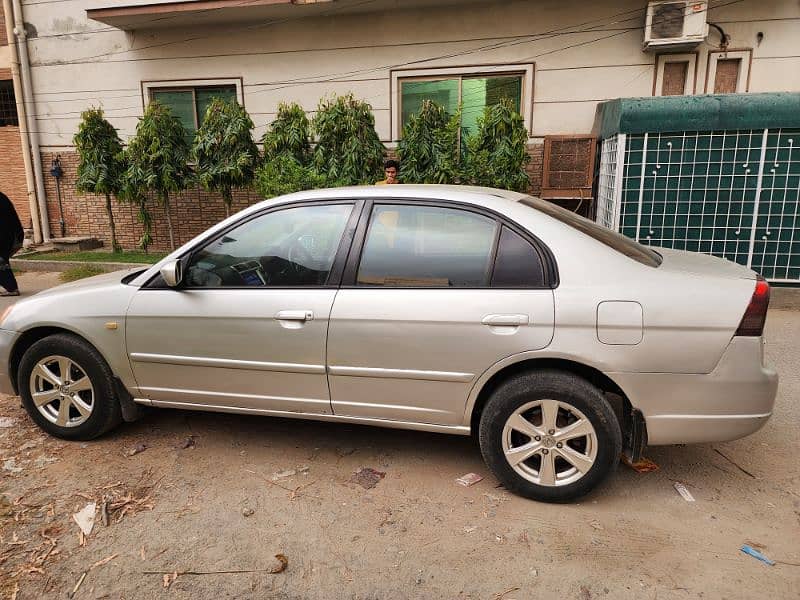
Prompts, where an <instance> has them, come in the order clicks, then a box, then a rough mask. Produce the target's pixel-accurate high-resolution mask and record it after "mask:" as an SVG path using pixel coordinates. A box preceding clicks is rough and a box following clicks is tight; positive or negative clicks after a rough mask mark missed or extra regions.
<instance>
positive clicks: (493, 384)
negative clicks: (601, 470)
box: [465, 357, 634, 435]
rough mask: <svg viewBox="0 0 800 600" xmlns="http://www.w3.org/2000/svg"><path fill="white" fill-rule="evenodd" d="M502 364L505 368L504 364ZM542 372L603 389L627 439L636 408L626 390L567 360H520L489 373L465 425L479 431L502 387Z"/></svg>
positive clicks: (476, 393) (478, 388)
mask: <svg viewBox="0 0 800 600" xmlns="http://www.w3.org/2000/svg"><path fill="white" fill-rule="evenodd" d="M500 364H501V365H502V363H500ZM542 369H553V370H557V371H563V372H566V373H572V374H574V375H577V376H578V377H581V378H582V379H585V380H586V381H588V382H590V383H592V384H593V385H595V386H596V387H597V388H599V389H600V390H601V391H602V392H604V393H605V395H606V398H607V399H608V400H609V403H610V404H611V407H612V408H613V409H614V412H615V413H616V415H617V419H618V420H619V424H620V427H621V428H622V431H623V435H624V434H625V431H626V424H627V423H628V421H629V417H630V415H631V414H632V411H633V410H634V407H633V405H632V404H631V402H630V400H629V399H628V396H627V394H625V392H624V390H623V389H622V388H621V387H620V386H619V385H618V384H617V383H616V382H615V381H614V380H613V379H611V378H610V377H609V376H608V375H606V374H605V373H603V372H602V371H601V370H600V369H598V368H596V367H593V366H590V365H587V364H585V363H582V362H579V361H576V360H573V359H570V358H563V357H541V358H539V357H535V358H532V357H520V359H519V360H516V361H514V362H511V363H510V364H505V365H502V366H500V367H499V368H496V370H495V371H494V372H492V370H489V371H487V372H486V373H484V375H483V376H482V377H481V379H480V380H479V381H478V383H477V384H476V385H475V387H474V388H473V392H472V394H471V395H470V400H469V403H468V406H467V414H466V415H465V421H466V422H465V424H467V425H469V426H470V430H471V431H472V432H473V433H474V432H475V431H477V430H478V423H479V421H480V418H481V414H482V412H483V409H484V407H485V406H486V402H487V400H488V399H489V397H491V395H492V393H493V392H494V390H496V389H497V387H498V386H499V385H500V384H501V383H503V382H504V381H507V380H508V379H509V378H511V377H514V376H515V375H517V374H519V373H524V372H528V371H533V370H542Z"/></svg>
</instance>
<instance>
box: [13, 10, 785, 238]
mask: <svg viewBox="0 0 800 600" xmlns="http://www.w3.org/2000/svg"><path fill="white" fill-rule="evenodd" d="M670 4H671V5H673V8H674V7H675V6H678V5H680V11H685V12H684V15H688V14H690V13H693V12H702V13H703V15H704V16H703V20H704V21H708V22H709V23H710V24H711V25H710V26H709V27H708V32H707V34H704V35H703V36H702V40H701V41H700V43H696V44H691V45H687V44H683V45H678V46H669V45H662V46H655V47H651V48H649V49H647V50H643V42H644V38H645V34H646V31H647V28H648V23H650V26H651V27H652V26H653V25H659V24H661V25H663V24H666V25H670V24H671V23H672V21H671V20H670V18H667V19H663V18H662V20H661V21H658V19H656V21H653V18H654V17H653V16H652V14H651V16H650V19H649V20H648V14H649V12H652V7H651V8H650V11H649V10H648V2H646V1H645V0H613V1H612V0H599V1H596V2H585V1H584V0H494V1H485V0H484V1H478V0H459V1H454V0H409V1H407V2H398V1H396V0H227V1H226V0H184V1H175V0H170V1H166V0H115V1H111V0H90V1H86V0H61V1H59V2H41V1H33V0H31V1H29V2H23V11H24V20H25V22H26V28H27V30H28V36H29V37H28V42H27V43H28V49H29V54H30V60H31V79H32V85H33V93H34V98H32V99H30V102H31V104H30V106H31V107H32V108H33V110H34V111H35V119H36V122H37V123H38V126H37V131H36V132H35V135H37V136H38V142H39V145H40V147H41V150H42V163H43V164H44V165H45V167H47V166H49V165H50V164H51V161H52V160H53V159H54V158H55V157H56V156H58V157H59V158H60V161H61V165H62V168H63V169H64V172H65V176H64V178H62V180H61V182H60V184H59V185H60V188H61V189H60V193H61V205H60V207H59V204H58V202H57V196H58V193H57V192H58V190H57V189H56V184H57V182H56V181H55V180H54V178H52V177H50V176H49V175H48V174H45V183H46V188H47V202H48V207H49V210H48V212H49V221H50V228H51V229H52V230H53V231H54V232H55V231H58V226H59V221H60V220H61V219H62V215H63V220H64V221H65V223H66V228H67V233H68V234H69V235H77V234H80V235H95V236H97V237H101V238H104V239H106V238H107V233H106V231H107V226H106V223H105V216H104V209H103V204H102V200H101V199H98V198H94V197H91V196H80V195H77V194H76V193H75V191H74V175H75V166H76V163H77V160H76V155H75V153H74V148H73V146H72V137H73V135H74V133H75V131H76V129H77V126H78V122H79V119H80V113H81V111H82V110H84V109H86V108H87V107H89V106H102V108H103V109H104V110H105V112H106V116H107V118H108V119H109V120H110V121H111V123H112V124H113V125H114V126H115V127H117V128H118V130H119V132H120V135H121V137H122V139H123V141H125V140H126V139H127V138H129V137H130V136H132V135H133V133H134V130H135V127H136V123H137V120H138V118H139V117H140V116H141V115H142V113H143V110H144V107H145V106H146V104H147V102H149V101H150V100H151V99H156V98H157V99H159V100H160V101H162V102H165V103H167V104H169V105H170V106H171V107H172V108H173V110H174V111H175V113H176V114H177V115H178V116H179V117H180V118H181V120H182V121H183V122H184V124H185V125H186V126H187V127H188V128H190V129H194V128H196V127H197V126H198V123H199V121H200V119H201V118H202V114H203V111H204V107H205V106H206V105H207V103H208V102H209V100H210V98H211V97H213V96H217V95H221V96H226V97H235V98H237V99H238V100H239V102H241V103H242V104H243V105H244V106H245V107H246V108H247V110H248V112H249V113H250V114H251V116H252V118H253V120H254V122H255V125H256V129H255V131H254V135H255V137H256V139H259V138H260V136H261V135H262V134H263V133H264V131H265V130H266V128H267V126H268V124H269V122H270V121H271V120H272V118H273V117H274V115H275V113H276V111H277V107H278V105H279V103H280V102H283V101H296V102H299V103H300V104H301V105H302V106H303V107H304V108H305V109H306V110H307V111H308V112H309V113H311V114H313V112H314V110H315V108H316V106H317V103H318V101H319V99H320V98H323V97H327V96H330V95H332V94H341V93H347V92H352V93H353V94H355V95H356V96H357V97H359V98H361V99H364V100H366V101H368V102H369V103H370V104H371V105H372V107H373V111H374V114H375V118H376V129H377V131H378V134H379V136H380V138H381V140H382V141H383V142H384V143H385V144H386V146H387V148H388V149H389V150H391V149H392V148H393V147H395V146H396V144H397V142H398V141H399V138H400V135H401V130H402V125H403V122H404V119H405V118H407V116H408V115H409V114H410V113H411V112H413V111H414V110H415V108H416V107H418V106H419V104H420V102H421V101H422V100H424V99H426V98H432V99H434V100H437V101H439V102H440V103H442V104H444V105H445V106H448V107H451V108H454V107H456V106H458V105H459V104H461V105H462V106H463V116H462V128H463V129H464V130H465V131H468V130H470V129H471V128H473V127H474V126H475V123H476V119H477V115H478V114H479V113H480V112H481V111H482V109H483V107H484V106H486V105H487V104H491V103H492V102H494V101H497V99H499V98H501V97H509V98H511V99H512V100H513V101H514V102H515V103H516V105H517V106H518V107H519V110H520V113H521V114H522V116H523V117H524V119H525V124H526V126H527V128H528V131H529V133H530V139H529V152H530V155H531V157H532V160H531V163H530V165H529V167H528V168H529V173H530V176H531V187H532V191H533V193H536V194H541V195H542V196H543V197H547V198H553V199H562V200H564V201H570V202H573V203H574V205H578V204H581V203H582V202H583V201H584V200H585V201H587V202H590V201H591V199H592V195H593V181H594V172H595V160H594V157H595V149H596V140H595V138H594V137H592V126H593V122H594V119H595V113H596V109H597V105H598V103H601V102H603V101H607V100H611V99H615V98H620V97H646V96H661V95H695V94H705V93H742V94H746V93H751V92H782V91H800V42H798V40H800V4H798V2H797V0H759V1H756V0H714V1H712V2H710V3H704V2H697V3H691V2H688V3H685V2H672V3H670ZM706 9H707V10H706ZM666 25H665V26H666ZM0 60H2V51H0ZM0 74H2V70H1V68H0ZM0 79H2V77H0ZM2 129H3V128H0V136H1V135H3V134H2V131H1V130H2ZM0 143H2V142H0ZM257 199H258V198H257V196H256V194H255V193H254V192H251V191H247V190H242V191H240V192H239V193H238V195H237V197H236V198H235V206H237V207H242V206H244V205H246V204H248V203H252V202H255V201H256V200H257ZM115 210H116V211H117V213H118V215H117V222H118V224H119V225H118V228H119V230H120V238H121V241H122V243H123V245H125V246H128V247H130V246H132V245H134V244H135V242H136V239H138V236H139V233H140V231H139V226H138V224H137V223H136V222H135V218H134V211H133V210H132V209H131V208H130V207H126V206H124V205H118V206H116V207H115ZM584 210H585V208H584ZM173 211H174V214H173V215H172V218H173V222H174V223H177V224H179V225H178V227H177V232H176V233H177V235H178V241H181V242H183V241H186V240H187V239H189V238H191V237H192V236H193V235H195V234H197V233H199V232H200V231H202V230H203V229H204V228H205V227H207V226H208V225H210V224H211V223H213V222H215V221H216V220H217V219H219V218H221V217H222V216H223V215H224V209H223V205H222V202H221V200H220V199H218V198H216V197H213V196H211V195H209V194H207V193H205V192H203V191H202V190H197V189H195V190H189V191H187V192H186V193H185V194H184V195H183V196H182V197H180V198H178V199H177V201H175V202H173ZM154 214H155V216H156V218H157V222H156V229H155V232H154V233H155V236H154V237H155V239H156V242H157V244H158V245H159V246H160V247H164V246H165V243H166V239H167V236H166V235H165V233H164V229H163V228H164V227H165V225H164V221H165V219H163V218H160V217H161V215H160V213H159V212H158V209H154ZM106 242H108V240H107V239H106Z"/></svg>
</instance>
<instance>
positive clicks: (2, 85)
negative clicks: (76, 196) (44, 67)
mask: <svg viewBox="0 0 800 600" xmlns="http://www.w3.org/2000/svg"><path fill="white" fill-rule="evenodd" d="M0 157H2V160H0V192H3V193H4V194H5V195H6V196H8V197H9V198H10V199H11V202H12V203H13V204H14V208H16V210H17V214H19V218H20V221H22V226H23V227H25V228H26V229H31V228H32V223H31V210H30V203H29V199H28V189H27V185H26V180H25V163H24V161H23V157H22V143H21V140H20V134H19V118H18V116H17V104H16V95H15V94H14V81H13V79H12V74H11V47H10V45H9V39H8V35H7V29H6V16H5V11H4V10H3V7H2V5H0Z"/></svg>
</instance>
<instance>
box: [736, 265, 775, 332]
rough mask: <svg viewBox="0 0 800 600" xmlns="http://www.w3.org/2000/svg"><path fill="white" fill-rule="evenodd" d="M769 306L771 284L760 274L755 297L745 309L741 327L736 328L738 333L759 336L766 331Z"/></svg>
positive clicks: (754, 293)
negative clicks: (765, 324)
mask: <svg viewBox="0 0 800 600" xmlns="http://www.w3.org/2000/svg"><path fill="white" fill-rule="evenodd" d="M768 306H769V284H768V283H767V282H766V281H764V278H763V277H761V276H760V275H759V277H758V280H757V281H756V289H755V291H754V292H753V297H752V298H750V304H748V305H747V310H746V311H744V316H743V317H742V322H741V323H739V329H737V330H736V335H747V336H755V337H759V336H760V335H761V334H762V333H764V321H766V319H767V307H768Z"/></svg>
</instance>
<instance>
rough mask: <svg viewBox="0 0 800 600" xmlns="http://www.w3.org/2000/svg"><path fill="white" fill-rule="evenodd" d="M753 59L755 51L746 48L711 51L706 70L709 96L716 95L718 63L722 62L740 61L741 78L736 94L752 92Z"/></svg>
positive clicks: (706, 88) (737, 82)
mask: <svg viewBox="0 0 800 600" xmlns="http://www.w3.org/2000/svg"><path fill="white" fill-rule="evenodd" d="M752 57H753V50H752V49H750V48H745V49H741V50H711V51H709V53H708V68H707V69H706V87H705V92H706V93H707V94H713V93H714V84H715V83H716V79H717V63H718V62H719V61H720V60H728V59H737V58H738V59H739V77H738V79H737V81H736V93H737V94H740V93H744V92H747V91H749V90H750V61H751V59H752Z"/></svg>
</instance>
